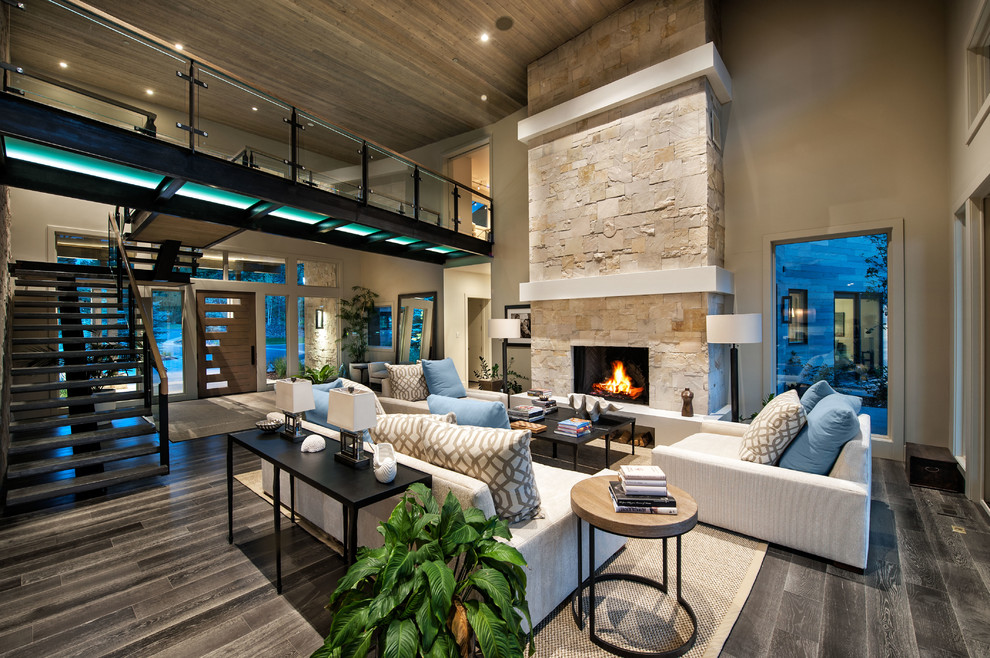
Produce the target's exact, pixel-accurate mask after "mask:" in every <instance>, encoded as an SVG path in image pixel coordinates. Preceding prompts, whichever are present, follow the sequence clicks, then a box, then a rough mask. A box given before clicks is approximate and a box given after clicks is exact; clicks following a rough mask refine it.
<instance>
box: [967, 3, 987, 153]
mask: <svg viewBox="0 0 990 658" xmlns="http://www.w3.org/2000/svg"><path fill="white" fill-rule="evenodd" d="M966 47H967V49H968V52H967V53H966V69H967V71H966V73H967V76H968V84H967V96H968V97H969V121H970V124H971V126H970V140H972V137H973V135H974V134H975V133H976V131H977V130H979V128H980V126H981V125H982V124H983V121H984V120H985V119H986V117H987V113H988V112H990V100H988V98H990V2H986V1H984V2H983V3H982V4H981V6H980V10H979V13H978V15H977V17H976V21H975V23H974V25H973V29H972V31H971V32H970V37H969V43H968V44H967V45H966Z"/></svg>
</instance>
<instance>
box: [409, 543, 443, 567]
mask: <svg viewBox="0 0 990 658" xmlns="http://www.w3.org/2000/svg"><path fill="white" fill-rule="evenodd" d="M413 552H414V553H415V554H414V555H413V562H414V563H416V564H423V563H424V562H431V561H433V560H439V561H441V562H443V561H445V558H444V554H443V549H442V548H440V542H439V541H437V540H433V541H431V542H429V543H427V544H423V545H422V546H420V547H419V548H417V549H416V550H415V551H413Z"/></svg>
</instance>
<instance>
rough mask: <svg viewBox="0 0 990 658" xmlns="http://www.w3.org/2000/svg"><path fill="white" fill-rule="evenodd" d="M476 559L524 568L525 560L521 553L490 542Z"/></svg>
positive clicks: (497, 542)
mask: <svg viewBox="0 0 990 658" xmlns="http://www.w3.org/2000/svg"><path fill="white" fill-rule="evenodd" d="M478 557H479V558H480V559H482V560H497V561H499V562H508V563H509V564H515V565H517V566H520V567H524V566H526V558H524V557H523V556H522V553H520V552H519V551H518V550H516V549H515V548H514V547H512V546H509V545H508V544H503V543H502V542H499V541H496V542H492V543H491V544H490V545H489V546H488V547H487V548H486V549H485V550H484V552H482V553H481V554H480V555H479V556H478Z"/></svg>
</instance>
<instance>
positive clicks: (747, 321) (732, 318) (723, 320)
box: [708, 313, 763, 423]
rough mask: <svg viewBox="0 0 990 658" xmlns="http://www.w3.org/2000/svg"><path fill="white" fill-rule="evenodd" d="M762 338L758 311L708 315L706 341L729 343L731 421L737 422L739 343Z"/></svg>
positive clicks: (751, 341)
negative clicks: (730, 346) (730, 347)
mask: <svg viewBox="0 0 990 658" xmlns="http://www.w3.org/2000/svg"><path fill="white" fill-rule="evenodd" d="M762 339H763V316H762V315H760V314H759V313H740V314H737V315H709V316H708V342H709V343H716V344H729V345H732V349H731V350H730V351H729V364H730V365H729V368H730V377H731V382H732V422H734V423H738V422H739V350H738V345H739V344H740V343H759V342H761V340H762Z"/></svg>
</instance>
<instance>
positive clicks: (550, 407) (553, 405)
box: [533, 398, 557, 413]
mask: <svg viewBox="0 0 990 658" xmlns="http://www.w3.org/2000/svg"><path fill="white" fill-rule="evenodd" d="M533 404H534V405H536V406H537V407H542V408H543V409H546V411H547V413H550V412H551V411H556V410H557V401H556V400H554V399H553V398H547V399H546V400H544V399H543V398H536V399H534V400H533Z"/></svg>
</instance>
